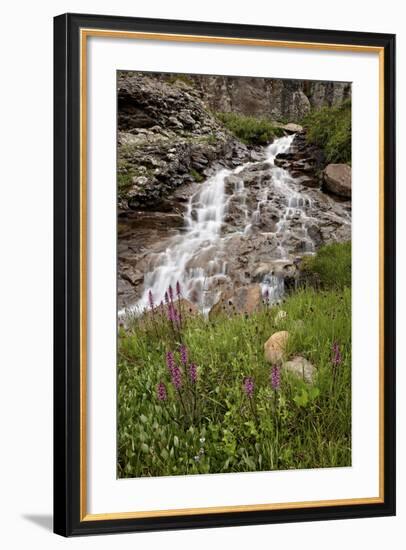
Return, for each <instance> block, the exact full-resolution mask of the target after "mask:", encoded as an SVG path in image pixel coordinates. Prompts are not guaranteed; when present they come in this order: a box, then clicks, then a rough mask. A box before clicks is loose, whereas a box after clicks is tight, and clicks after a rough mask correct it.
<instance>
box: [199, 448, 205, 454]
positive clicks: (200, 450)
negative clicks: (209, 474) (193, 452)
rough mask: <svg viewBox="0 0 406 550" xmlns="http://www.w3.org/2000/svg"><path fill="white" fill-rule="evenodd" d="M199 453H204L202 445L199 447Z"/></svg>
mask: <svg viewBox="0 0 406 550" xmlns="http://www.w3.org/2000/svg"><path fill="white" fill-rule="evenodd" d="M199 455H204V449H203V447H200V449H199Z"/></svg>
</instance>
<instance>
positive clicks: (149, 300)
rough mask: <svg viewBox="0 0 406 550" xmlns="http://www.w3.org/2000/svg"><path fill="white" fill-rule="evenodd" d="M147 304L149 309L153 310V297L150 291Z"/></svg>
mask: <svg viewBox="0 0 406 550" xmlns="http://www.w3.org/2000/svg"><path fill="white" fill-rule="evenodd" d="M148 302H149V307H150V308H151V309H154V297H153V296H152V291H151V290H150V291H149V292H148Z"/></svg>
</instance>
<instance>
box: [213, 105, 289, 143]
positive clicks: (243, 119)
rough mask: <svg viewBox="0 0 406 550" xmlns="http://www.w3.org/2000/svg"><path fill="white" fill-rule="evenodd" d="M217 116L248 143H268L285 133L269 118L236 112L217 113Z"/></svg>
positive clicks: (239, 137)
mask: <svg viewBox="0 0 406 550" xmlns="http://www.w3.org/2000/svg"><path fill="white" fill-rule="evenodd" d="M217 117H218V118H219V119H220V121H221V122H222V123H223V124H224V126H225V127H226V128H227V129H228V130H230V132H232V133H233V134H234V135H235V136H236V137H237V138H238V139H240V140H241V141H242V142H243V143H245V144H247V145H266V144H267V143H270V142H271V141H272V140H273V139H275V137H280V136H281V135H283V131H282V129H281V128H278V127H276V126H274V124H272V122H270V121H269V120H266V119H263V118H255V117H253V116H245V115H239V114H236V113H217Z"/></svg>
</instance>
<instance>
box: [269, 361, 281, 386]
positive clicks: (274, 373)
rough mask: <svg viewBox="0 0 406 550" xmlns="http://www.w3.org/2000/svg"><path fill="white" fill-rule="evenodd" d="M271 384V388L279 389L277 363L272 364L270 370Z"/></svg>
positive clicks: (279, 380) (279, 372) (279, 375)
mask: <svg viewBox="0 0 406 550" xmlns="http://www.w3.org/2000/svg"><path fill="white" fill-rule="evenodd" d="M271 386H272V389H273V390H275V391H276V390H279V389H280V387H281V369H280V367H279V365H274V366H273V367H272V371H271Z"/></svg>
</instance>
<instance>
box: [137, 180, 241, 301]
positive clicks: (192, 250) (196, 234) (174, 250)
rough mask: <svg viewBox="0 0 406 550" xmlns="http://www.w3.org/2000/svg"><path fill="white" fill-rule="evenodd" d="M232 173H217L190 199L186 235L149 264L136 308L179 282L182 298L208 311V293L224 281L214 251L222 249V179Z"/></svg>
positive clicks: (157, 297)
mask: <svg viewBox="0 0 406 550" xmlns="http://www.w3.org/2000/svg"><path fill="white" fill-rule="evenodd" d="M231 173H232V172H231V170H225V169H224V170H220V171H219V172H217V173H216V174H215V175H214V176H212V177H211V178H209V179H208V180H207V181H206V182H204V183H203V184H202V188H201V190H200V191H199V192H198V193H196V194H195V195H193V196H192V197H191V199H190V201H189V204H188V207H187V210H186V214H185V232H184V233H182V234H179V235H178V236H176V237H175V238H173V239H171V240H170V242H169V243H168V247H167V249H166V250H165V252H163V253H160V254H158V255H156V256H155V257H154V258H152V260H151V271H149V272H148V273H146V274H145V277H144V293H143V296H142V297H141V299H140V301H139V303H138V304H137V306H138V307H139V308H143V307H145V306H146V305H147V304H148V294H149V291H151V292H152V296H153V297H154V299H155V300H156V301H158V302H159V301H160V300H162V299H163V298H164V295H165V291H166V290H167V289H168V287H169V285H171V286H172V288H175V286H176V283H178V282H179V284H180V286H181V288H182V294H183V296H185V297H186V298H188V299H190V300H192V301H193V302H194V303H196V304H198V305H199V306H200V308H201V309H202V310H203V311H208V310H209V309H210V308H211V306H212V303H210V302H211V301H212V300H208V295H207V293H208V290H209V289H210V288H211V287H212V286H213V283H214V282H215V281H217V280H219V279H221V278H224V277H225V272H226V265H225V263H224V262H223V261H219V259H218V258H217V254H216V250H217V248H218V247H220V246H221V242H220V236H221V227H222V224H223V221H224V213H225V205H226V194H225V179H226V178H227V176H229V175H230V174H231ZM201 264H204V267H202V265H201ZM215 298H216V297H215Z"/></svg>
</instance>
